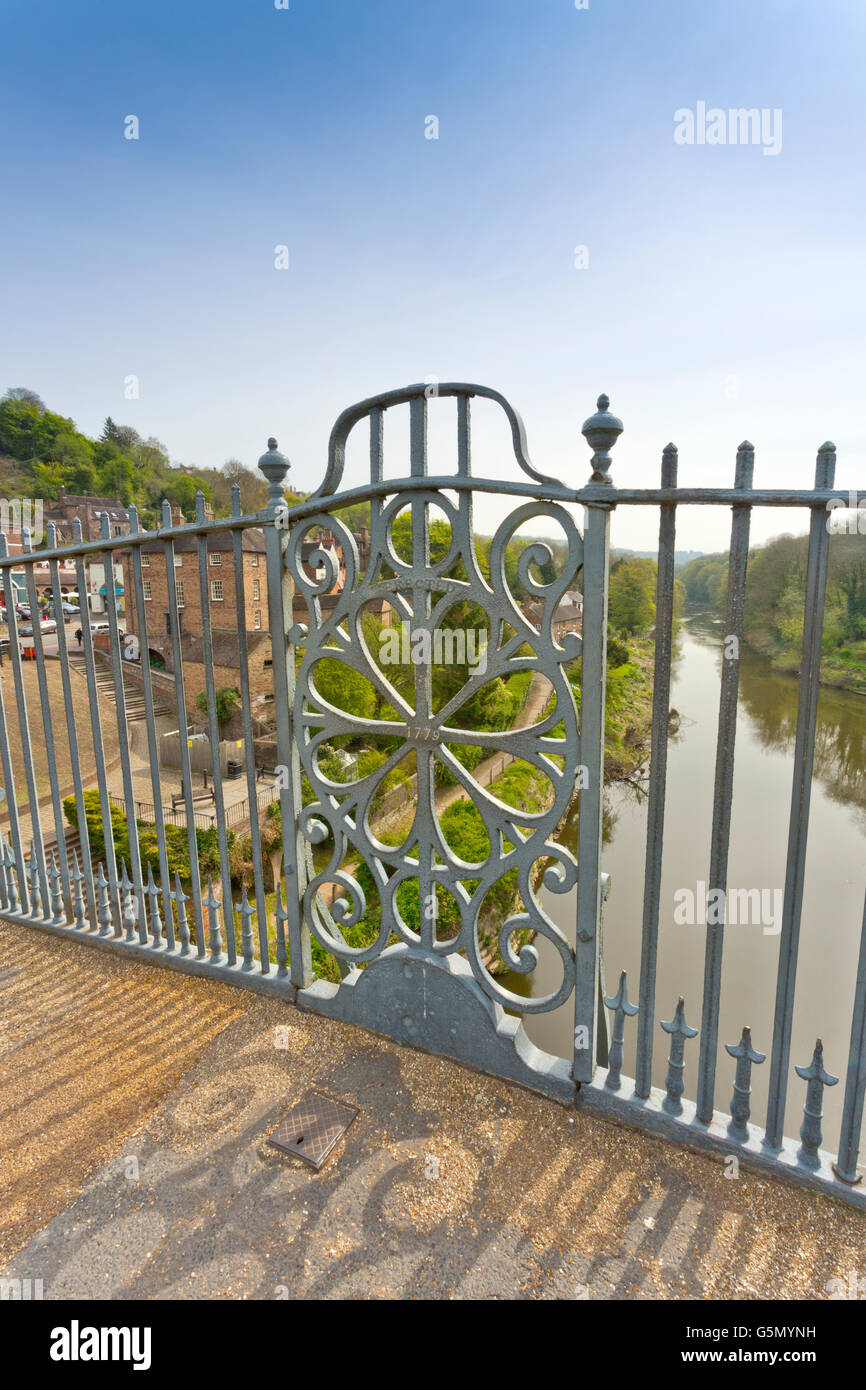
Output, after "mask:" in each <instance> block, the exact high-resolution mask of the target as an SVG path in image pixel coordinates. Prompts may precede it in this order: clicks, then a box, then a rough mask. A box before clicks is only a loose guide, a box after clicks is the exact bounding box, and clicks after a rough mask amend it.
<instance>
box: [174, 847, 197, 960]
mask: <svg viewBox="0 0 866 1390" xmlns="http://www.w3.org/2000/svg"><path fill="white" fill-rule="evenodd" d="M171 900H172V902H173V903H174V910H175V914H176V916H177V939H178V941H179V943H180V946H179V954H180V955H182V956H188V955H189V922H188V921H187V916H186V905H187V903H188V902H189V898H188V897H187V895H186V893H185V892H184V891H183V888H182V887H181V883H180V874H179V873H178V872H177V870H176V869H175V873H174V892H173V893H172V895H171ZM199 958H201V953H199Z"/></svg>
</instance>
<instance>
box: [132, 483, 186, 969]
mask: <svg viewBox="0 0 866 1390" xmlns="http://www.w3.org/2000/svg"><path fill="white" fill-rule="evenodd" d="M128 510H129V528H130V536H131V537H133V538H137V537H138V536H139V535H140V534H142V533H141V532H140V531H139V525H138V508H137V507H136V506H135V504H134V503H131V504H130V506H129V509H128ZM145 534H147V533H145ZM130 566H131V569H132V589H133V598H134V602H135V614H136V631H137V632H138V633H139V634H146V633H147V608H146V606H145V599H144V576H143V575H142V572H141V546H140V545H133V546H131V547H130ZM139 657H140V664H141V690H142V697H143V699H144V723H145V729H146V732H147V754H148V761H149V763H150V785H151V788H152V789H153V820H154V824H155V826H156V846H157V854H158V856H159V879H160V883H161V885H162V903H163V911H164V914H165V935H166V942H167V944H168V947H169V949H171V948H172V947H173V946H174V922H173V920H172V918H173V914H172V910H171V877H170V875H169V872H168V851H167V847H166V839H165V818H164V816H163V811H162V785H161V783H160V780H159V751H158V748H157V742H156V715H155V713H154V704H153V680H152V678H151V674H150V655H149V650H148V646H147V641H146V640H145V643H144V647H143V649H142V648H141V646H140V647H139ZM126 814H127V816H131V815H134V808H132V807H129V806H128V807H127V808H126ZM142 819H144V817H142ZM148 891H149V889H148ZM143 904H144V897H143V896H142V905H143ZM143 915H144V914H143ZM151 915H152V912H151ZM158 915H159V914H157V918H158ZM140 925H141V923H140ZM144 929H145V932H146V930H147V927H146V923H145V924H144Z"/></svg>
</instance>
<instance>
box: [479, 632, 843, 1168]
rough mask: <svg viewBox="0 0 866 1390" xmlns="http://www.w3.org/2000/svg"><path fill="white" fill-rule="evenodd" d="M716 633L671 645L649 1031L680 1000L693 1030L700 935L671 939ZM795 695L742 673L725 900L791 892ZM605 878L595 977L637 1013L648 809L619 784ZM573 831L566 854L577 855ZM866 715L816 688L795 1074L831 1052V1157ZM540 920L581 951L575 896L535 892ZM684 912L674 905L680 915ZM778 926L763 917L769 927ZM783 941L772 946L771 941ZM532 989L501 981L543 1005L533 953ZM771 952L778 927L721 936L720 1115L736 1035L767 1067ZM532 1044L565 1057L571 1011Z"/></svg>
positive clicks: (547, 1021)
mask: <svg viewBox="0 0 866 1390" xmlns="http://www.w3.org/2000/svg"><path fill="white" fill-rule="evenodd" d="M722 631H723V628H722V625H721V623H720V622H719V621H718V620H717V619H715V618H713V617H712V616H711V615H709V614H697V615H693V616H691V617H688V618H687V619H686V620H685V622H684V623H683V625H682V627H681V629H680V633H679V636H678V639H677V644H676V648H677V649H676V654H675V658H674V667H673V672H672V689H671V705H672V707H673V708H674V709H676V710H677V711H678V712H679V714H680V716H681V720H680V727H679V731H678V732H677V733H676V734H674V735H672V736H671V738H670V739H669V744H668V782H667V802H666V814H665V834H664V861H663V872H662V892H661V911H660V918H659V962H658V982H657V995H656V1011H655V1012H656V1019H657V1020H658V1019H670V1018H672V1017H673V1011H674V1008H675V1005H676V1001H677V998H678V996H679V995H680V994H682V995H683V996H684V997H685V1001H686V1017H687V1020H688V1022H689V1023H690V1024H691V1025H692V1026H693V1027H699V1026H700V1021H701V996H702V989H703V970H704V944H705V938H706V927H705V925H702V924H700V923H698V924H695V925H677V924H676V923H675V919H674V911H675V899H674V894H675V893H676V892H677V890H681V889H685V888H688V889H690V890H691V891H692V892H693V893H695V894H696V895H697V893H698V891H699V890H698V884H699V883H700V882H701V881H703V882H704V883H705V882H706V880H707V876H708V870H709V846H710V829H711V821H712V802H713V778H714V768H715V755H716V734H717V721H718V705H719V681H720V671H721V661H722V646H721V634H722ZM798 689H799V687H798V682H797V680H796V679H795V678H794V677H792V676H784V675H780V674H778V673H777V672H775V671H773V670H772V668H771V667H770V665H769V662H768V661H766V660H765V659H764V658H763V657H760V656H758V655H756V654H755V653H753V652H751V651H749V650H748V649H747V650H746V651H745V652H744V654H743V656H742V658H741V663H740V697H739V709H738V717H737V742H736V762H735V777H734V796H733V814H732V824H731V842H730V857H729V866H728V887H729V891H730V889H732V888H746V889H754V888H757V889H762V890H769V893H768V895H767V896H766V899H765V901H766V904H767V905H768V906H769V905H770V904H773V903H775V901H777V899H774V897H773V892H774V890H780V891H781V892H783V891H784V884H785V863H786V845H787V834H788V814H789V809H790V800H791V782H792V776H793V749H794V736H795V732H796V723H797V696H798ZM605 819H606V833H605V847H604V856H603V867H604V869H605V870H606V871H607V872H608V873H609V874H610V876H611V889H610V895H609V898H608V901H607V904H606V908H605V920H604V962H605V972H606V980H607V993H608V994H612V993H613V992H614V991H615V990H616V986H617V981H618V978H619V972H620V971H621V970H623V969H624V970H627V971H628V981H629V994H630V997H631V999H632V1001H633V1002H634V1001H636V1000H637V995H638V986H639V980H640V938H641V917H642V903H643V875H644V859H645V851H646V820H647V806H646V799H645V797H644V796H641V795H639V794H638V793H636V792H635V790H634V789H633V788H632V787H630V786H628V785H627V784H624V783H619V784H614V785H612V786H610V787H609V788H608V790H607V793H606V817H605ZM575 832H576V826H575V819H574V817H572V818H571V819H570V820H569V822H568V823H567V824H566V825H565V826H564V827H563V829H562V832H561V839H562V840H563V841H564V842H565V843H566V844H569V845H570V847H571V848H572V849H575V848H576V833H575ZM864 850H866V699H864V698H863V697H861V696H857V695H853V694H849V693H847V692H844V691H837V690H831V689H827V688H822V690H821V693H820V699H819V704H818V730H817V746H816V757H815V771H814V779H813V784H812V804H811V817H810V824H809V845H808V856H807V863H806V884H805V894H804V902H803V916H802V928H801V936H800V958H799V971H798V984H797V994H796V1003H795V1021H794V1036H793V1049H792V1058H791V1061H792V1064H793V1063H798V1064H800V1065H808V1063H809V1061H810V1060H811V1055H812V1048H813V1046H814V1043H815V1038H816V1037H818V1036H821V1037H822V1038H823V1040H824V1058H825V1066H826V1067H827V1069H828V1070H829V1071H830V1072H832V1073H833V1074H834V1075H835V1076H838V1077H839V1078H840V1083H839V1085H838V1086H835V1087H833V1088H828V1089H827V1090H826V1091H825V1105H824V1113H825V1134H826V1138H827V1147H829V1148H831V1149H835V1147H836V1140H837V1137H838V1125H839V1117H840V1115H841V1106H842V1095H843V1091H844V1077H845V1070H846V1066H847V1059H848V1045H849V1030H850V1019H851V1005H852V1001H853V996H854V974H855V970H856V965H857V951H858V946H859V936H860V925H861V920H862V914H863V894H864V887H866V852H864ZM540 896H541V901H542V903H543V906H544V908H545V910H546V911H547V912H548V913H549V914H550V916H551V917H552V919H553V920H554V921H555V922H556V923H557V925H558V926H559V928H560V929H561V930H562V931H563V932H564V933H565V934H566V935H567V936H568V938H569V940H570V941H571V942H572V943H573V942H574V916H575V901H576V893H575V892H574V891H573V892H571V893H569V894H562V895H557V894H553V893H550V892H548V891H547V890H546V889H542V890H541V895H540ZM680 901H681V899H680ZM770 915H772V914H770ZM777 926H778V924H777V925H776V930H777ZM539 944H540V961H539V967H538V969H537V971H536V972H535V974H534V976H533V977H531V978H530V977H524V976H517V975H509V976H508V977H506V980H505V982H506V983H507V984H508V985H509V987H510V988H512V989H513V990H514V991H515V992H517V993H523V994H526V993H527V992H530V991H531V992H533V993H535V992H537V993H546V992H547V991H548V989H550V988H551V987H552V984H553V982H554V980H555V978H556V967H555V959H556V958H555V957H554V956H553V952H552V950H550V948H548V947H546V945H545V944H544V943H541V942H540V939H539ZM778 951H779V936H778V935H777V934H775V931H774V926H773V923H772V921H769V922H768V920H767V917H764V920H763V923H762V922H757V923H755V924H753V925H737V926H733V925H729V926H727V927H726V931H725V947H724V969H723V985H722V997H721V1014H720V1029H719V1039H720V1048H719V1053H720V1055H719V1061H718V1068H717V1093H716V1105H717V1107H718V1108H719V1109H721V1110H728V1109H729V1102H730V1097H731V1083H732V1081H733V1070H734V1063H733V1061H732V1060H731V1059H730V1058H729V1057H728V1056H727V1055H725V1053H724V1043H726V1042H730V1043H736V1042H738V1041H739V1038H740V1033H741V1031H742V1027H743V1025H744V1024H748V1025H750V1026H751V1028H752V1039H753V1045H754V1047H755V1048H756V1049H757V1050H758V1051H759V1052H765V1053H767V1054H769V1051H770V1044H771V1039H772V1021H773V1009H774V1000H775V988H776V969H777V962H778ZM636 1022H637V1020H636V1019H630V1020H628V1021H627V1024H626V1046H625V1063H624V1071H625V1072H627V1073H628V1074H629V1075H632V1076H633V1075H634V1059H635V1037H636ZM526 1027H527V1032H528V1033H529V1035H530V1037H531V1038H532V1040H533V1041H534V1042H535V1043H536V1044H537V1045H538V1046H540V1047H543V1048H544V1049H545V1050H546V1051H548V1052H553V1053H556V1054H558V1055H559V1056H564V1057H567V1056H570V1049H571V1038H572V1032H573V1019H572V1003H571V1001H570V1002H569V1004H568V1005H566V1006H565V1007H564V1008H561V1009H559V1010H557V1011H555V1012H553V1013H550V1014H546V1015H539V1016H531V1017H530V1018H529V1019H528V1021H527V1024H526ZM699 1041H700V1039H699V1038H696V1039H694V1040H693V1041H691V1042H689V1043H687V1045H686V1095H688V1096H690V1097H692V1098H694V1095H695V1087H696V1077H697V1060H698V1045H699ZM668 1043H669V1039H668V1037H667V1035H666V1034H664V1033H663V1032H662V1031H661V1029H660V1028H658V1027H657V1028H656V1044H655V1054H654V1059H653V1082H654V1084H655V1085H657V1086H661V1085H663V1084H664V1078H665V1072H666V1060H667V1055H668ZM769 1070H770V1066H769V1056H768V1058H767V1061H766V1062H765V1063H764V1064H763V1065H762V1066H757V1067H755V1068H754V1069H753V1095H752V1099H753V1107H752V1118H753V1119H754V1120H755V1121H756V1122H757V1123H760V1122H761V1121H762V1120H763V1119H764V1117H765V1110H766V1088H767V1079H768V1074H769ZM804 1098H805V1083H804V1082H802V1081H800V1080H799V1078H797V1077H796V1076H794V1077H793V1081H792V1083H791V1084H790V1085H789V1091H788V1110H787V1114H786V1124H785V1131H786V1133H787V1134H790V1135H796V1134H797V1133H798V1132H799V1126H800V1120H801V1111H802V1104H803V1100H804Z"/></svg>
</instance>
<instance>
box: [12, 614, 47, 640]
mask: <svg viewBox="0 0 866 1390" xmlns="http://www.w3.org/2000/svg"><path fill="white" fill-rule="evenodd" d="M39 631H40V632H56V631H57V623H56V622H55V621H54V619H53V618H40V619H39ZM18 632H19V634H20V635H21V636H22V637H32V636H33V624H32V623H23V624H22V625H21V627H19V629H18Z"/></svg>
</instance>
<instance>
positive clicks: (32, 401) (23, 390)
mask: <svg viewBox="0 0 866 1390" xmlns="http://www.w3.org/2000/svg"><path fill="white" fill-rule="evenodd" d="M3 399H4V400H6V401H22V402H23V403H24V404H25V405H32V406H33V408H34V410H38V411H39V414H40V415H44V414H45V402H44V401H43V399H42V397H41V396H37V394H36V392H35V391H31V390H30V387H29V386H10V387H9V390H8V391H7V392H6V395H5V396H4V397H3Z"/></svg>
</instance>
